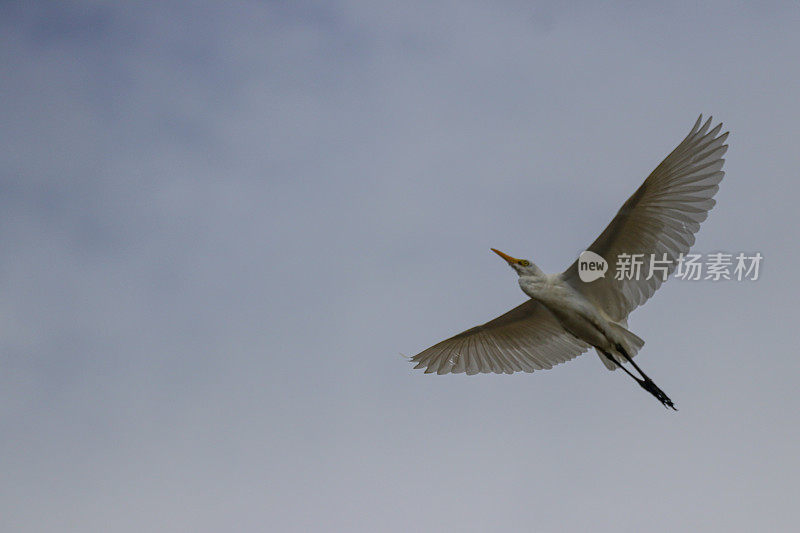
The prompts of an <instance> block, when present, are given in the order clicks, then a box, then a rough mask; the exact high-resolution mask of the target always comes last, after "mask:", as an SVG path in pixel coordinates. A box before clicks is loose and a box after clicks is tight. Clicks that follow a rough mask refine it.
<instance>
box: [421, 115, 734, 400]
mask: <svg viewBox="0 0 800 533" xmlns="http://www.w3.org/2000/svg"><path fill="white" fill-rule="evenodd" d="M710 127H711V118H709V119H708V120H707V121H706V122H705V123H703V121H702V116H701V117H700V118H698V119H697V122H696V123H695V125H694V127H693V128H692V130H691V131H690V132H689V134H688V135H687V136H686V138H685V139H684V140H683V141H682V142H681V143H680V144H679V145H678V146H677V147H676V148H675V149H674V150H673V151H672V153H670V154H669V155H668V156H667V157H666V158H665V159H664V161H662V162H661V164H660V165H658V167H656V169H655V170H654V171H653V172H652V173H651V174H650V175H649V176H648V177H647V179H646V180H645V181H644V183H643V184H642V185H641V186H640V187H639V188H638V189H637V190H636V192H634V193H633V195H632V196H631V197H630V198H628V200H627V201H626V202H625V203H624V204H623V205H622V208H620V210H619V211H618V212H617V215H616V216H615V217H614V219H613V220H612V221H611V223H610V224H609V225H608V227H606V229H605V230H604V231H603V232H602V233H601V234H600V236H599V237H598V238H597V239H596V240H595V241H594V242H593V243H592V244H591V246H589V248H588V250H590V251H592V252H595V253H596V254H598V255H600V256H601V257H603V258H604V259H605V260H606V261H607V262H608V264H609V265H612V266H613V265H616V264H617V261H618V258H619V256H620V255H621V254H629V255H633V254H641V257H642V266H641V269H642V272H645V273H646V272H648V271H649V267H650V260H651V258H652V257H655V258H656V259H657V260H659V261H661V260H662V259H666V260H667V262H666V263H665V264H666V265H668V266H667V268H668V272H672V270H674V268H675V265H676V264H677V259H678V257H679V256H680V254H685V253H687V252H688V251H689V249H690V248H691V246H692V245H693V244H694V241H695V238H694V234H695V233H697V231H698V230H699V229H700V223H701V222H702V221H703V220H705V219H706V217H707V216H708V211H709V210H710V209H711V208H712V207H713V206H714V203H715V202H714V200H713V197H714V194H716V192H717V190H718V189H719V183H720V181H721V180H722V177H723V176H724V172H722V166H723V164H724V162H725V160H724V159H722V156H723V155H724V154H725V152H726V150H727V148H728V146H727V145H726V144H724V143H725V140H726V139H727V137H728V133H723V134H722V135H720V134H719V133H720V131H721V129H722V124H719V125H717V126H716V127H714V128H713V129H710ZM495 252H497V253H498V254H499V255H500V256H502V257H503V258H504V259H505V260H506V261H507V262H508V263H509V265H511V267H512V268H513V269H514V270H515V271H517V273H518V274H519V284H520V287H521V288H522V290H523V292H525V293H526V294H527V295H528V296H530V297H531V299H530V300H528V301H526V302H525V303H523V304H522V305H520V306H518V307H516V308H514V309H512V310H511V311H509V312H507V313H505V314H504V315H501V316H499V317H497V318H495V319H494V320H491V321H489V322H487V323H486V324H483V325H481V326H477V327H474V328H472V329H469V330H467V331H464V332H463V333H460V334H458V335H456V336H454V337H451V338H450V339H447V340H445V341H442V342H440V343H438V344H436V345H434V346H432V347H430V348H428V349H427V350H424V351H423V352H421V353H419V354H417V355H416V356H414V357H413V358H412V361H414V362H416V363H417V365H416V366H415V368H425V372H426V373H433V372H435V373H438V374H446V373H449V372H453V373H461V372H466V373H467V374H477V373H480V372H495V373H507V374H510V373H513V372H519V371H522V372H533V371H534V370H540V369H545V368H552V367H553V366H554V365H557V364H559V363H563V362H565V361H569V360H570V359H573V358H575V357H577V356H578V355H580V354H581V353H583V352H585V351H586V350H587V349H589V348H590V347H595V348H596V349H597V351H598V354H599V355H600V358H601V359H602V360H603V363H604V364H605V365H606V366H607V367H608V368H609V369H612V370H613V369H615V368H617V367H619V368H622V369H623V370H625V371H626V372H627V373H628V374H630V375H631V377H633V378H634V379H636V380H637V381H638V382H639V383H640V385H642V387H643V388H645V389H646V390H648V391H649V392H651V393H652V394H653V395H654V396H656V397H657V398H658V399H659V400H660V401H661V402H662V403H664V405H666V406H669V407H674V406H673V405H672V402H671V401H670V400H669V398H668V397H667V396H666V394H664V393H663V391H661V390H660V389H658V387H656V386H655V384H654V383H653V382H652V380H650V378H648V377H647V376H646V375H645V374H644V373H643V372H642V371H641V369H640V368H639V367H638V365H636V363H634V362H633V360H632V358H633V356H634V355H636V352H638V350H639V349H640V348H641V347H642V345H644V341H642V340H641V339H640V338H639V337H637V336H636V335H634V334H633V333H631V332H630V331H628V330H627V317H628V315H629V314H630V312H631V311H633V310H634V309H635V308H636V307H638V306H640V305H642V304H643V303H644V302H645V301H646V300H647V299H648V298H650V297H651V296H652V295H653V293H655V291H656V289H658V287H659V286H660V285H661V283H662V278H661V277H660V276H659V275H656V276H652V277H650V278H649V279H646V278H647V276H639V277H633V278H632V279H616V276H614V275H607V276H605V277H602V278H599V279H597V280H595V281H592V282H584V281H582V280H581V279H580V277H579V276H578V262H577V260H576V261H575V262H574V263H573V264H572V265H571V266H570V267H569V268H567V270H566V271H564V272H563V273H560V274H544V273H543V272H542V271H541V270H540V269H539V268H538V267H536V265H534V264H533V263H531V262H530V261H528V260H524V259H516V258H513V257H511V256H508V255H506V254H504V253H502V252H499V251H497V250H495ZM628 361H629V362H630V363H631V364H633V366H634V367H635V368H636V369H637V370H638V371H639V373H640V374H641V375H642V377H643V379H639V378H637V377H635V376H633V374H631V373H630V372H629V371H628V370H627V369H626V368H625V367H624V366H622V364H621V363H623V362H628Z"/></svg>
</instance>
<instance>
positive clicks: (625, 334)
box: [597, 321, 644, 370]
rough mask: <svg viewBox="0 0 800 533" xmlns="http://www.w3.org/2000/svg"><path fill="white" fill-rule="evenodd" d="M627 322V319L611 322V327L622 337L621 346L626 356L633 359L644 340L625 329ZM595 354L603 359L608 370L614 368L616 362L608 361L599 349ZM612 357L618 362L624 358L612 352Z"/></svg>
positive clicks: (615, 367) (623, 360) (621, 361)
mask: <svg viewBox="0 0 800 533" xmlns="http://www.w3.org/2000/svg"><path fill="white" fill-rule="evenodd" d="M627 326H628V323H627V321H620V322H619V323H616V324H615V323H611V328H612V329H613V330H614V331H615V332H616V333H618V334H619V336H620V337H622V339H623V348H625V351H626V352H627V353H628V356H629V357H630V358H631V359H633V357H634V356H636V354H637V353H639V350H641V349H642V346H644V341H643V340H642V339H641V338H639V336H637V335H636V334H634V333H632V332H630V331H628V329H627ZM597 355H599V356H600V360H601V361H603V364H604V365H606V368H607V369H609V370H616V369H617V363H615V362H613V361H609V360H608V358H607V357H606V356H605V355H603V354H602V353H601V352H600V350H597ZM611 355H612V357H614V358H615V359H616V360H617V362H618V363H620V364H621V363H624V362H625V359H624V358H623V357H622V355H621V354H616V353H612V354H611Z"/></svg>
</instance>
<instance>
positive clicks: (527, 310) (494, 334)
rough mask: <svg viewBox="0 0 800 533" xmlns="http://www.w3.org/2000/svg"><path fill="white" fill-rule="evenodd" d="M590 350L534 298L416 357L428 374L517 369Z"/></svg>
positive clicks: (537, 366) (545, 364) (549, 364)
mask: <svg viewBox="0 0 800 533" xmlns="http://www.w3.org/2000/svg"><path fill="white" fill-rule="evenodd" d="M587 349H589V345H588V344H586V343H585V342H583V341H581V340H579V339H577V338H575V337H573V336H572V335H570V334H569V333H567V332H566V331H565V330H564V329H563V328H562V327H561V325H560V324H559V323H558V321H557V320H556V318H555V317H554V316H553V315H552V314H550V311H548V310H547V308H545V307H544V306H543V305H542V304H540V303H538V302H536V301H534V300H528V301H527V302H525V303H523V304H522V305H519V306H517V307H515V308H514V309H512V310H511V311H509V312H507V313H505V314H504V315H501V316H499V317H497V318H495V319H494V320H491V321H489V322H487V323H486V324H483V325H481V326H477V327H474V328H472V329H469V330H467V331H464V332H463V333H459V334H458V335H456V336H454V337H451V338H449V339H447V340H444V341H442V342H440V343H438V344H436V345H434V346H431V347H430V348H428V349H427V350H424V351H422V352H420V353H419V354H417V355H415V356H414V357H412V358H411V360H412V361H413V362H415V363H417V364H416V366H415V367H414V368H424V369H425V373H427V374H431V373H434V372H435V373H437V374H447V373H450V372H452V373H456V374H457V373H464V372H465V373H467V374H469V375H472V374H477V373H481V372H482V373H488V372H493V373H495V374H503V373H505V374H512V373H514V372H533V371H534V370H540V369H545V368H552V367H553V366H555V365H557V364H559V363H563V362H566V361H569V360H570V359H573V358H575V357H577V356H578V355H580V354H582V353H583V352H585V351H586V350H587Z"/></svg>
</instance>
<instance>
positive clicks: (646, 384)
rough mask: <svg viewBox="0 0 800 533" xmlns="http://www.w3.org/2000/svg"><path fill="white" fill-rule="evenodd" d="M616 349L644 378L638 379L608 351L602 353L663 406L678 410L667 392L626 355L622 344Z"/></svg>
mask: <svg viewBox="0 0 800 533" xmlns="http://www.w3.org/2000/svg"><path fill="white" fill-rule="evenodd" d="M617 350H619V352H620V354H622V356H623V357H624V358H625V359H626V360H627V361H628V362H629V363H631V364H632V365H633V367H634V368H635V369H636V370H637V371H638V372H639V373H640V374H641V375H642V377H643V378H644V379H639V378H638V377H636V376H634V375H633V374H632V373H631V371H630V370H628V369H627V368H625V367H624V366H622V365H621V364H619V363H618V362H617V360H616V359H614V358H613V357H612V356H611V354H609V353H608V352H603V355H605V356H606V357H607V358H608V359H609V360H610V361H612V362H613V363H614V364H616V365H617V366H618V367H620V368H621V369H622V370H624V371H625V373H626V374H628V375H629V376H630V377H632V378H633V379H635V380H636V382H637V383H638V384H639V386H641V387H642V388H643V389H644V390H646V391H647V392H649V393H650V394H652V395H653V396H655V398H656V399H657V400H658V401H659V402H661V403H662V404H663V405H664V407H667V408H671V409H673V410H675V411H677V410H678V408H677V407H675V404H674V403H672V400H670V399H669V396H667V394H666V393H665V392H664V391H663V390H661V389H660V388H659V387H658V385H656V384H655V383H654V382H653V380H652V379H650V378H649V377H648V376H647V374H645V373H644V372H642V369H641V368H639V365H637V364H636V363H634V362H633V359H631V358H630V357H629V356H628V354H627V352H626V351H625V350H624V349H623V348H622V346H620V345H619V344H618V345H617Z"/></svg>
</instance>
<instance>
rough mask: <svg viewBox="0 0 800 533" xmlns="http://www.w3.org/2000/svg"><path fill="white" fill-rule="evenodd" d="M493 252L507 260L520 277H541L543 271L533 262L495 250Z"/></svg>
mask: <svg viewBox="0 0 800 533" xmlns="http://www.w3.org/2000/svg"><path fill="white" fill-rule="evenodd" d="M492 251H493V252H494V253H496V254H497V255H499V256H500V257H502V258H503V259H505V260H506V263H508V264H509V265H510V266H511V268H513V269H514V271H515V272H516V273H517V274H519V275H520V276H541V275H542V271H541V270H540V269H539V267H537V266H536V265H534V264H533V263H532V262H530V261H528V260H527V259H517V258H516V257H511V256H510V255H508V254H504V253H503V252H501V251H500V250H495V249H494V248H492Z"/></svg>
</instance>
